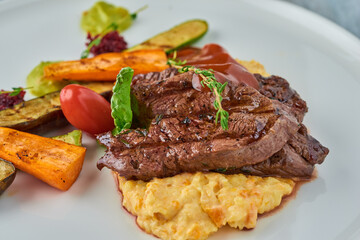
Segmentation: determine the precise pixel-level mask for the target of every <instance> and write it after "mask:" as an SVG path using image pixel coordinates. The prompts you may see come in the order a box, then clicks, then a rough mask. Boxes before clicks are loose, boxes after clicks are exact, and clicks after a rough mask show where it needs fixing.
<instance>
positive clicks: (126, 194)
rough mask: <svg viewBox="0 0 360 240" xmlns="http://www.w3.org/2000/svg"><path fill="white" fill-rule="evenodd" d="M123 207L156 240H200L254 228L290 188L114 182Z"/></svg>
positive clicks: (176, 180)
mask: <svg viewBox="0 0 360 240" xmlns="http://www.w3.org/2000/svg"><path fill="white" fill-rule="evenodd" d="M118 179H119V188H120V190H121V191H122V193H123V205H124V207H125V208H126V209H127V210H128V211H129V212H131V213H132V214H134V215H135V216H137V223H138V224H139V226H140V227H141V228H142V229H144V230H145V231H146V232H147V233H151V234H154V235H155V236H158V237H159V238H161V239H177V240H180V239H206V238H207V237H208V236H209V235H210V234H211V233H213V232H216V231H217V230H218V229H219V228H220V227H222V226H224V225H225V224H229V225H230V226H231V227H234V228H239V229H243V228H248V229H249V228H254V227H255V225H256V219H257V215H258V213H260V214H261V213H264V212H267V211H270V210H272V209H274V208H275V207H277V206H278V205H279V204H280V202H281V199H282V197H283V196H284V195H288V194H290V193H291V191H292V189H293V187H294V182H293V181H291V180H288V179H280V178H272V177H267V178H261V177H255V176H245V175H242V174H235V175H223V174H220V173H196V174H190V173H183V174H179V175H176V176H174V177H170V178H164V179H157V178H155V179H153V180H152V181H150V182H143V181H126V180H125V179H124V178H122V177H119V178H118Z"/></svg>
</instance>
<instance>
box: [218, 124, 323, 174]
mask: <svg viewBox="0 0 360 240" xmlns="http://www.w3.org/2000/svg"><path fill="white" fill-rule="evenodd" d="M328 153H329V149H328V148H326V147H324V146H322V145H321V144H320V143H319V142H318V141H317V140H316V139H314V138H313V137H312V136H310V135H308V133H307V129H306V127H305V126H304V125H302V126H301V128H300V129H299V131H298V132H297V133H296V134H295V135H294V136H293V137H292V138H290V140H289V141H288V143H287V144H285V146H284V147H283V148H282V149H281V150H280V151H279V152H277V153H275V154H274V155H273V156H271V157H270V158H269V159H267V160H266V161H263V162H261V163H258V164H254V165H247V166H244V167H241V168H238V169H221V170H222V172H224V173H226V174H235V173H244V174H249V175H257V176H262V177H264V176H281V177H284V178H292V179H309V178H310V177H311V175H312V173H313V171H314V165H315V164H321V163H322V162H323V161H324V159H325V157H326V156H327V154H328Z"/></svg>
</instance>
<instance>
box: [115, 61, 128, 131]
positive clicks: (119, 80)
mask: <svg viewBox="0 0 360 240" xmlns="http://www.w3.org/2000/svg"><path fill="white" fill-rule="evenodd" d="M133 75H134V70H133V69H132V68H130V67H125V68H123V69H121V70H120V72H119V74H118V75H117V77H116V83H115V86H114V88H113V95H112V97H111V116H112V117H113V119H114V123H115V129H114V130H113V132H112V133H113V135H118V134H120V133H121V132H122V131H123V130H125V129H129V128H130V127H131V123H132V118H133V113H132V110H131V92H130V85H131V80H132V77H133Z"/></svg>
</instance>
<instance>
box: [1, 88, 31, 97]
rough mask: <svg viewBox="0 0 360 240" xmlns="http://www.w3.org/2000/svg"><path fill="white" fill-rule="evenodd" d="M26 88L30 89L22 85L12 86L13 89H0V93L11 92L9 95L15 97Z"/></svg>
mask: <svg viewBox="0 0 360 240" xmlns="http://www.w3.org/2000/svg"><path fill="white" fill-rule="evenodd" d="M25 89H29V88H22V87H17V88H12V91H0V94H3V93H10V94H9V96H11V97H14V96H17V95H19V94H20V93H21V91H23V90H25Z"/></svg>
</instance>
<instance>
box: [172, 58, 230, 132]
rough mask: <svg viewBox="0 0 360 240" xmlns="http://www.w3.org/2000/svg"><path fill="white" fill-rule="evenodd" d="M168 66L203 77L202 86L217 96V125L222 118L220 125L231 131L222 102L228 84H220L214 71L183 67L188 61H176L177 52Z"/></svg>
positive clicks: (227, 115) (180, 71)
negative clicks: (222, 94)
mask: <svg viewBox="0 0 360 240" xmlns="http://www.w3.org/2000/svg"><path fill="white" fill-rule="evenodd" d="M167 64H168V65H170V66H171V67H175V68H177V69H178V71H179V73H184V72H189V71H193V72H194V73H196V74H198V75H199V76H200V77H201V79H202V80H201V82H200V83H201V85H202V86H203V87H205V86H206V87H208V88H209V89H210V91H211V92H212V93H213V94H214V96H215V101H214V108H215V110H217V112H216V117H215V124H217V123H218V120H219V118H220V124H221V127H222V128H223V129H224V130H225V131H226V130H228V129H229V113H228V112H227V111H226V110H224V109H223V107H222V105H221V102H222V100H223V97H222V96H221V93H222V92H223V91H224V89H225V87H226V85H227V82H225V83H223V84H222V83H220V82H218V81H217V80H216V78H215V75H214V70H212V69H208V70H202V69H199V68H196V67H194V66H182V65H185V64H186V60H184V61H181V60H176V52H174V54H173V58H172V59H169V60H168V62H167Z"/></svg>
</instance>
